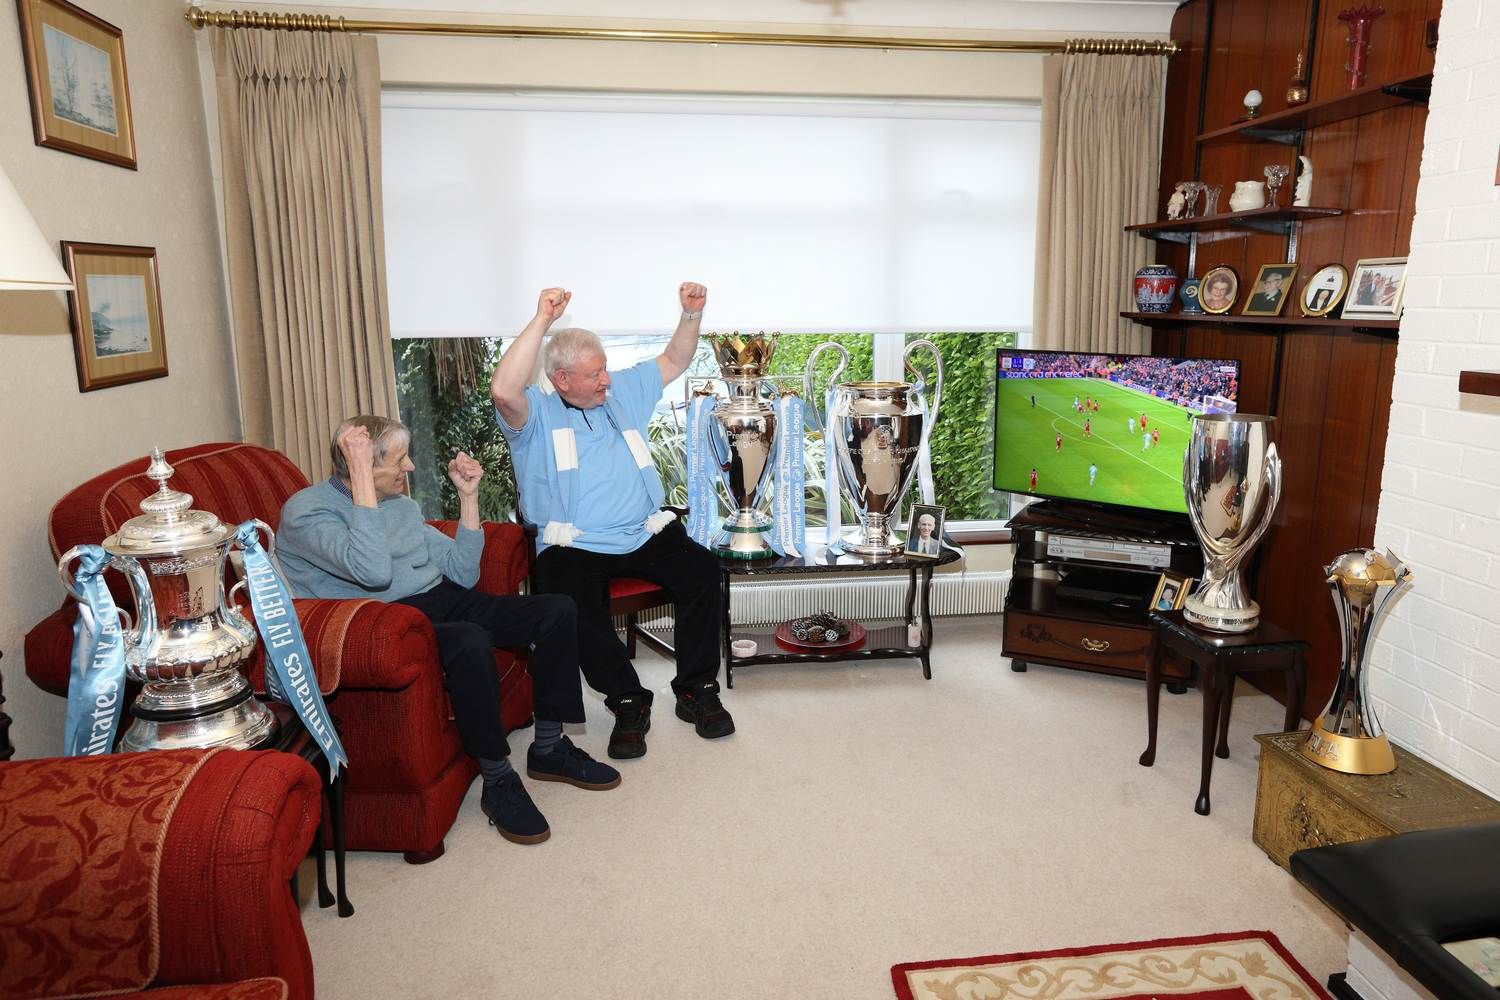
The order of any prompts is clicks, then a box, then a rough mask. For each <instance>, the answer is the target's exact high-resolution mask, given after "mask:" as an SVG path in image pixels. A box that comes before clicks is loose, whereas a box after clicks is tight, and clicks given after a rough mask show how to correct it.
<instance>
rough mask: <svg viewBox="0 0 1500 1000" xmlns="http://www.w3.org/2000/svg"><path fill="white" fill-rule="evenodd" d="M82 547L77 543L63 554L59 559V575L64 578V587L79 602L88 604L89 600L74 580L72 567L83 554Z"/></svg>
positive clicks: (61, 578)
mask: <svg viewBox="0 0 1500 1000" xmlns="http://www.w3.org/2000/svg"><path fill="white" fill-rule="evenodd" d="M81 548H82V546H79V545H75V546H73V547H72V548H71V549H69V550H68V551H66V552H64V553H63V554H62V558H61V559H59V560H58V561H57V576H58V578H59V579H60V580H62V585H63V589H64V590H66V591H67V592H68V593H69V594H71V595H73V600H75V601H77V602H78V603H79V604H87V603H88V600H87V599H86V598H85V597H84V596H83V592H82V591H81V590H79V589H78V585H77V584H76V583H74V582H73V571H72V569H71V567H72V565H73V560H75V559H77V558H78V557H79V556H81V555H83V553H82V552H81V551H80V550H81Z"/></svg>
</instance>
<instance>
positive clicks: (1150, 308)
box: [1135, 264, 1177, 313]
mask: <svg viewBox="0 0 1500 1000" xmlns="http://www.w3.org/2000/svg"><path fill="white" fill-rule="evenodd" d="M1176 291H1177V272H1176V271H1174V270H1172V269H1171V268H1170V267H1168V266H1167V265H1165V264H1147V265H1146V266H1145V267H1143V268H1141V269H1140V270H1139V271H1137V272H1135V305H1136V309H1137V311H1139V312H1143V313H1164V312H1167V311H1168V310H1170V309H1171V308H1172V296H1173V294H1175V293H1176Z"/></svg>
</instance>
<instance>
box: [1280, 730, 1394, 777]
mask: <svg viewBox="0 0 1500 1000" xmlns="http://www.w3.org/2000/svg"><path fill="white" fill-rule="evenodd" d="M1297 752H1298V753H1300V754H1301V755H1302V756H1304V757H1306V758H1307V759H1308V760H1310V761H1312V762H1313V763H1314V764H1321V765H1322V766H1323V767H1326V768H1328V769H1329V770H1331V771H1342V772H1343V773H1344V774H1390V773H1391V772H1392V771H1394V770H1395V769H1396V754H1395V752H1394V751H1392V750H1391V741H1390V740H1389V739H1387V738H1386V737H1385V735H1384V734H1381V735H1380V736H1340V735H1339V734H1338V733H1330V732H1329V731H1328V730H1326V729H1324V728H1323V720H1322V719H1319V720H1318V721H1317V722H1314V723H1313V727H1312V731H1311V732H1309V733H1308V734H1307V738H1306V739H1304V740H1303V741H1302V742H1301V743H1299V744H1298V745H1297Z"/></svg>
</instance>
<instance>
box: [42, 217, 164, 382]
mask: <svg viewBox="0 0 1500 1000" xmlns="http://www.w3.org/2000/svg"><path fill="white" fill-rule="evenodd" d="M62 252H63V266H64V267H65V268H67V271H68V277H70V278H72V279H73V290H72V291H71V292H69V293H68V309H69V311H70V312H71V313H72V323H73V357H74V360H75V361H76V362H77V366H78V391H79V392H93V391H94V390H95V389H107V388H109V387H110V386H114V385H125V384H126V383H128V382H143V381H145V380H147V379H153V378H164V377H165V376H166V374H167V339H166V331H165V329H164V328H163V325H162V308H161V282H160V279H159V277H158V275H157V267H156V248H155V247H131V246H117V245H114V244H109V243H75V242H72V241H69V240H64V241H63V244H62Z"/></svg>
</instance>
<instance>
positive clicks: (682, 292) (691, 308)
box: [677, 281, 708, 313]
mask: <svg viewBox="0 0 1500 1000" xmlns="http://www.w3.org/2000/svg"><path fill="white" fill-rule="evenodd" d="M677 297H678V298H679V299H681V300H682V311H683V312H685V313H696V312H702V311H703V305H704V303H706V302H707V301H708V289H707V288H705V287H703V286H702V285H700V284H698V283H697V282H696V281H684V282H683V283H682V284H681V285H679V286H678V288H677Z"/></svg>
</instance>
